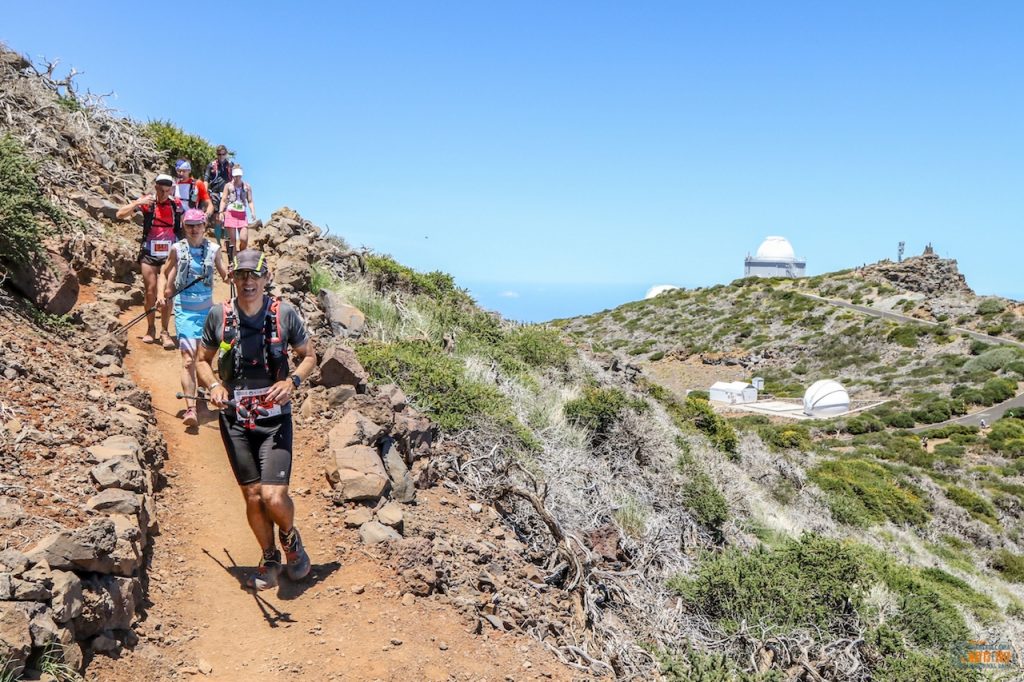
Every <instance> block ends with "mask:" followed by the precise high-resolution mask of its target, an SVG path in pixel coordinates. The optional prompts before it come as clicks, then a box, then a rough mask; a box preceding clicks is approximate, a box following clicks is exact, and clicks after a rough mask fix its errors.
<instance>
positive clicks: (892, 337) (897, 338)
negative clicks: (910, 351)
mask: <svg viewBox="0 0 1024 682" xmlns="http://www.w3.org/2000/svg"><path fill="white" fill-rule="evenodd" d="M930 332H931V329H929V328H928V327H925V326H924V325H920V324H904V325H900V326H898V327H895V328H893V329H892V330H891V331H890V332H889V333H888V335H886V337H885V338H886V339H887V340H889V341H892V342H893V343H897V344H899V345H901V346H904V347H905V348H916V347H917V339H918V337H921V336H927V335H928V334H929V333H930Z"/></svg>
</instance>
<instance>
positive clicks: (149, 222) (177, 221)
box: [142, 197, 185, 244]
mask: <svg viewBox="0 0 1024 682" xmlns="http://www.w3.org/2000/svg"><path fill="white" fill-rule="evenodd" d="M169 201H170V202H171V210H172V211H173V212H174V238H175V239H184V238H185V230H184V228H183V227H182V226H181V214H182V213H184V212H185V211H184V209H183V208H182V207H181V204H180V203H178V201H177V200H176V199H175V198H174V197H171V199H169ZM156 207H157V202H156V199H153V203H152V204H150V205H149V212H148V213H145V212H144V213H143V214H142V243H143V244H145V243H146V242H148V241H149V233H150V231H151V230H152V229H153V221H154V220H156ZM165 227H166V226H165Z"/></svg>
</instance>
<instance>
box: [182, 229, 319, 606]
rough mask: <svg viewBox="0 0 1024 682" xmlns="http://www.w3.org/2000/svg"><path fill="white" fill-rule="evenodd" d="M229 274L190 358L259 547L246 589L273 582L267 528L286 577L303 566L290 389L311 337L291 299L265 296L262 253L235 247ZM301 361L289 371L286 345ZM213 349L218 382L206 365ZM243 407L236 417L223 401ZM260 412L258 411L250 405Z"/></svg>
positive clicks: (309, 351) (311, 361)
mask: <svg viewBox="0 0 1024 682" xmlns="http://www.w3.org/2000/svg"><path fill="white" fill-rule="evenodd" d="M231 276H232V278H233V279H234V282H235V288H236V290H237V292H238V295H237V297H236V298H234V299H233V300H231V301H227V302H225V303H223V304H221V305H219V306H214V308H213V309H212V310H211V311H210V314H209V315H208V316H207V318H206V324H205V325H204V327H203V341H202V343H201V344H200V346H199V354H198V359H197V362H196V367H197V370H198V377H199V382H200V383H201V384H203V385H204V386H207V387H208V388H209V400H210V402H211V403H212V404H213V405H214V406H215V407H224V408H226V409H223V410H222V411H221V413H220V434H221V439H222V440H223V441H224V449H225V450H227V455H228V461H229V462H230V464H231V469H232V471H233V472H234V474H235V480H236V481H237V482H238V485H239V486H240V487H241V489H242V496H243V497H244V498H245V512H246V516H247V517H248V520H249V527H250V528H252V532H253V534H254V535H255V536H256V540H257V541H258V542H259V544H260V549H261V550H262V551H263V555H262V558H261V559H260V564H259V568H258V569H257V570H256V572H255V573H253V574H251V575H250V576H248V578H247V579H246V581H245V585H246V586H247V587H250V588H253V589H256V590H266V589H270V588H272V587H274V586H275V585H277V581H278V577H279V575H280V574H281V571H282V565H281V553H280V552H279V551H278V550H277V548H276V547H275V543H274V526H275V525H276V526H277V531H278V539H280V540H281V548H282V549H283V550H284V553H285V557H286V560H287V573H288V577H289V578H290V579H292V580H301V579H302V578H304V577H305V576H306V575H307V574H308V573H309V569H310V562H309V556H308V555H307V554H306V551H305V549H304V548H303V546H302V539H301V538H300V537H299V531H298V530H296V528H295V526H294V523H293V520H294V516H295V506H294V504H293V503H292V500H291V498H290V497H289V496H288V481H289V477H290V476H291V469H292V415H291V404H290V402H291V397H292V393H293V392H294V391H295V390H296V389H297V388H298V387H299V386H300V385H301V384H302V382H303V381H304V380H305V379H306V378H307V377H308V376H309V375H310V373H311V372H312V371H313V368H314V367H315V365H316V354H315V352H314V350H313V342H312V339H311V338H310V336H309V333H308V332H307V331H306V325H305V323H304V322H303V321H302V318H301V317H300V316H299V313H298V312H297V311H296V310H295V308H294V307H293V306H291V305H290V304H288V303H286V302H284V301H281V300H280V299H274V298H271V297H270V296H267V295H265V294H264V291H265V289H266V287H267V284H268V283H269V276H270V272H269V270H268V268H267V263H266V259H265V256H264V255H263V254H262V253H261V252H259V251H257V250H255V249H249V250H245V251H240V252H239V253H238V255H237V256H236V257H235V261H234V263H233V269H232V272H231ZM289 346H291V349H292V352H293V353H295V354H296V355H297V356H298V357H299V358H301V361H300V362H299V364H298V365H297V366H296V368H295V370H294V371H292V372H291V374H289V372H288V347H289ZM218 349H222V350H224V353H223V354H222V356H221V358H220V360H219V361H218V373H219V374H220V379H219V380H216V379H214V376H213V367H212V365H211V363H212V362H213V359H214V358H215V357H216V356H217V351H218ZM229 400H234V401H235V402H236V403H237V404H238V405H240V406H243V407H245V408H246V410H247V411H248V417H247V418H242V417H240V416H239V415H238V412H237V411H236V410H235V409H234V408H233V407H231V406H229V405H226V403H227V401H229ZM258 407H261V408H263V409H264V410H265V414H263V415H262V416H261V415H260V414H258V412H257V408H258Z"/></svg>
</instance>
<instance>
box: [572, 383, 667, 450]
mask: <svg viewBox="0 0 1024 682" xmlns="http://www.w3.org/2000/svg"><path fill="white" fill-rule="evenodd" d="M562 409H563V411H564V413H565V417H566V419H568V420H569V423H570V424H574V425H576V426H580V427H583V428H585V429H587V430H588V431H590V433H591V436H592V440H593V442H595V443H596V442H600V441H601V440H602V439H603V438H604V437H605V436H607V435H608V432H609V431H610V430H611V428H612V426H613V425H614V424H615V422H616V421H618V419H619V417H620V415H621V414H622V413H623V412H624V411H625V410H627V409H632V410H634V411H636V412H642V411H644V410H646V409H647V403H645V402H644V401H643V400H641V399H639V398H631V397H629V396H628V395H626V393H625V392H624V391H622V390H620V389H618V388H600V387H598V386H585V387H584V388H583V395H581V396H580V397H579V398H576V399H575V400H570V401H568V402H567V403H565V406H564V407H563V408H562Z"/></svg>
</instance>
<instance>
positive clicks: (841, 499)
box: [808, 459, 929, 528]
mask: <svg viewBox="0 0 1024 682" xmlns="http://www.w3.org/2000/svg"><path fill="white" fill-rule="evenodd" d="M808 475H809V476H810V478H811V480H812V481H814V482H815V483H816V484H817V485H818V487H819V488H821V489H822V490H824V491H825V493H826V494H827V495H828V500H829V508H830V509H831V510H832V515H833V516H834V517H835V519H836V520H837V521H839V522H841V523H846V524H850V525H852V526H860V527H862V528H867V527H869V526H872V525H874V524H877V523H882V522H884V521H886V520H887V519H888V520H890V521H892V522H894V523H910V524H914V525H921V524H923V523H925V522H927V521H928V518H929V517H928V512H927V511H926V510H925V504H924V500H923V495H922V493H921V492H920V491H919V490H917V489H916V488H913V487H912V486H911V485H910V484H909V483H907V482H906V481H903V480H902V479H901V478H900V477H899V476H898V475H896V474H893V473H891V472H890V471H889V470H887V469H886V468H885V467H883V466H881V465H880V464H877V463H875V462H869V461H867V460H863V459H843V460H830V461H825V462H822V463H821V464H819V465H818V466H816V467H814V468H813V469H811V471H810V472H808Z"/></svg>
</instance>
